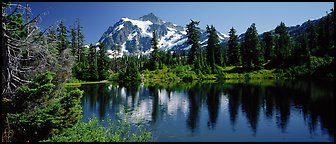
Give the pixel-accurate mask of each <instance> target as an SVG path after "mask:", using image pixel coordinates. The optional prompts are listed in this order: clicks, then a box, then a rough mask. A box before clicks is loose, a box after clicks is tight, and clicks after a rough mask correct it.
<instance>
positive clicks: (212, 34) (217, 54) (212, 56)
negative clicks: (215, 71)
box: [206, 25, 223, 67]
mask: <svg viewBox="0 0 336 144" xmlns="http://www.w3.org/2000/svg"><path fill="white" fill-rule="evenodd" d="M207 32H208V34H209V38H208V45H207V47H206V49H207V61H208V64H209V65H210V66H211V67H214V66H215V65H216V64H217V65H222V63H223V58H222V51H221V48H220V45H219V39H218V35H217V31H216V28H215V27H214V26H213V25H211V27H209V26H207Z"/></svg>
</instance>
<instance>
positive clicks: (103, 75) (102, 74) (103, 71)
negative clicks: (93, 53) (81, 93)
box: [97, 43, 109, 80]
mask: <svg viewBox="0 0 336 144" xmlns="http://www.w3.org/2000/svg"><path fill="white" fill-rule="evenodd" d="M97 68H98V69H99V75H98V79H99V80H105V79H107V77H108V70H109V58H108V57H107V55H106V47H105V45H104V44H103V43H101V44H99V51H98V57H97Z"/></svg>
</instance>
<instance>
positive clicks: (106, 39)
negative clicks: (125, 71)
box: [98, 13, 228, 57]
mask: <svg viewBox="0 0 336 144" xmlns="http://www.w3.org/2000/svg"><path fill="white" fill-rule="evenodd" d="M154 30H155V31H156V34H157V36H158V41H159V45H158V47H159V49H161V50H165V51H180V50H186V49H189V48H190V46H189V45H188V44H187V43H186V42H187V36H186V34H187V32H186V28H185V27H183V26H178V25H176V24H173V23H171V22H166V21H163V20H161V19H160V18H158V17H156V16H155V15H154V14H153V13H150V14H148V15H144V16H142V17H140V18H139V19H136V20H134V19H130V18H126V17H124V18H121V20H120V21H118V22H117V23H116V24H114V25H113V26H110V27H109V28H108V29H107V31H106V32H104V34H103V35H102V37H101V38H100V39H99V41H98V42H100V43H104V44H105V46H106V47H107V49H108V53H109V54H110V55H111V56H115V57H120V56H122V55H123V54H129V53H143V54H149V53H150V52H151V51H152V49H151V39H152V38H153V31H154ZM218 37H219V39H220V41H221V42H226V41H227V40H228V36H227V35H225V34H222V33H219V32H218ZM207 40H208V37H207V33H206V30H203V29H201V30H200V43H201V46H206V44H207Z"/></svg>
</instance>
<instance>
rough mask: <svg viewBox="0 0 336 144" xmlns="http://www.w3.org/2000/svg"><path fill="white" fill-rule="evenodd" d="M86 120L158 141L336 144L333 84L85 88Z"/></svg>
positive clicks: (281, 82) (269, 82)
mask: <svg viewBox="0 0 336 144" xmlns="http://www.w3.org/2000/svg"><path fill="white" fill-rule="evenodd" d="M80 88H81V89H82V90H84V96H83V99H82V107H83V115H84V116H83V119H82V121H87V120H88V118H89V117H92V116H93V115H94V116H97V117H98V118H99V119H100V120H103V119H104V120H106V119H107V118H111V119H117V116H116V113H121V112H122V111H123V110H124V109H127V111H129V116H130V121H131V122H132V123H134V124H136V123H138V122H141V123H143V124H145V126H146V127H147V128H149V129H151V130H152V135H153V139H154V141H314V142H316V141H327V142H328V141H332V142H333V141H334V140H335V138H334V123H335V121H334V90H333V80H323V81H322V80H320V81H289V80H276V81H275V80H262V81H260V80H259V81H250V82H241V83H240V82H217V83H200V82H193V83H187V84H186V83H184V84H179V85H177V86H170V87H165V88H163V87H158V86H147V87H146V86H144V85H143V84H139V85H136V86H131V87H123V86H120V85H118V84H110V83H109V84H91V85H82V86H81V87H80Z"/></svg>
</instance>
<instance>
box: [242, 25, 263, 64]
mask: <svg viewBox="0 0 336 144" xmlns="http://www.w3.org/2000/svg"><path fill="white" fill-rule="evenodd" d="M242 60H243V67H244V68H247V69H251V68H252V63H253V64H254V66H255V67H257V68H260V67H261V63H262V60H263V56H262V51H261V46H260V42H259V38H258V33H257V29H256V27H255V23H252V25H251V26H250V27H249V28H248V29H247V30H246V32H245V35H244V41H243V46H242Z"/></svg>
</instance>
